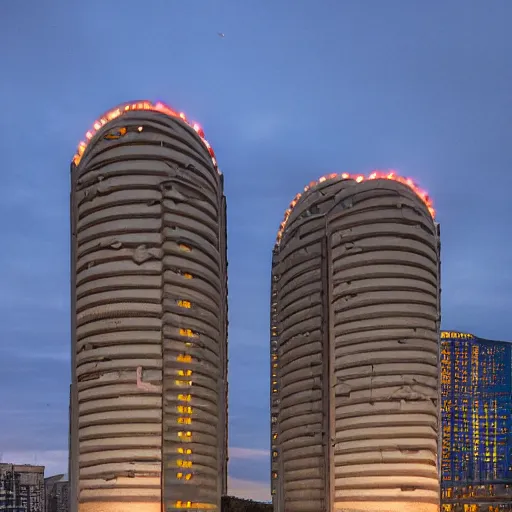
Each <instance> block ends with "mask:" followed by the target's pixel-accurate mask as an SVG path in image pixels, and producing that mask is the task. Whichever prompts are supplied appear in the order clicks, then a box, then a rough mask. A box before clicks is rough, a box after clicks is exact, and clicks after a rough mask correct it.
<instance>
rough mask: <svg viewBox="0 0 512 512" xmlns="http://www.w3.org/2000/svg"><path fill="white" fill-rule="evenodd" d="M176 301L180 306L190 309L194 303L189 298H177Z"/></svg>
mask: <svg viewBox="0 0 512 512" xmlns="http://www.w3.org/2000/svg"><path fill="white" fill-rule="evenodd" d="M176 303H177V304H178V306H179V307H180V308H186V309H190V308H191V307H192V304H191V303H190V301H188V300H181V299H179V300H177V301H176Z"/></svg>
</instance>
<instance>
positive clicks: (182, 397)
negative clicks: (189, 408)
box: [178, 393, 192, 402]
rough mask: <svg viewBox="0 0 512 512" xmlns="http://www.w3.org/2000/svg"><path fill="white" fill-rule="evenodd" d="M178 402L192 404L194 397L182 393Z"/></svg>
mask: <svg viewBox="0 0 512 512" xmlns="http://www.w3.org/2000/svg"><path fill="white" fill-rule="evenodd" d="M178 400H180V401H181V402H190V400H192V395H182V394H181V393H180V394H179V395H178Z"/></svg>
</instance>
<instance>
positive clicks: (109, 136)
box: [104, 126, 128, 140]
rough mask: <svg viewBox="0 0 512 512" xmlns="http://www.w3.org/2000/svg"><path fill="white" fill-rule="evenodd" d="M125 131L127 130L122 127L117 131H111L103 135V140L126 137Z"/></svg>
mask: <svg viewBox="0 0 512 512" xmlns="http://www.w3.org/2000/svg"><path fill="white" fill-rule="evenodd" d="M127 131H128V130H127V129H126V127H124V126H123V127H122V128H119V130H111V131H110V132H108V133H107V134H106V135H105V137H104V138H105V139H107V140H116V139H120V138H121V137H122V136H123V135H126V132H127Z"/></svg>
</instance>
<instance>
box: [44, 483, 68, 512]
mask: <svg viewBox="0 0 512 512" xmlns="http://www.w3.org/2000/svg"><path fill="white" fill-rule="evenodd" d="M44 486H45V494H46V512H69V480H68V475H63V474H60V475H54V476H50V477H48V478H45V479H44Z"/></svg>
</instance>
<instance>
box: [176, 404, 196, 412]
mask: <svg viewBox="0 0 512 512" xmlns="http://www.w3.org/2000/svg"><path fill="white" fill-rule="evenodd" d="M176 409H177V410H178V412H179V413H181V414H192V407H190V406H187V405H178V406H177V407H176Z"/></svg>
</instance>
